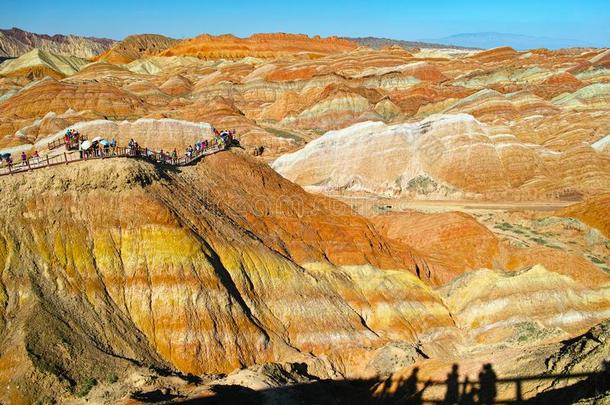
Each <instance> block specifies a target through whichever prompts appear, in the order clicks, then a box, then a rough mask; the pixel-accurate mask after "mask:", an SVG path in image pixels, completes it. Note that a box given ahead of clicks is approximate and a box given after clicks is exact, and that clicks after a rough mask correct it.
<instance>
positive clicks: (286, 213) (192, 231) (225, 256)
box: [0, 152, 455, 400]
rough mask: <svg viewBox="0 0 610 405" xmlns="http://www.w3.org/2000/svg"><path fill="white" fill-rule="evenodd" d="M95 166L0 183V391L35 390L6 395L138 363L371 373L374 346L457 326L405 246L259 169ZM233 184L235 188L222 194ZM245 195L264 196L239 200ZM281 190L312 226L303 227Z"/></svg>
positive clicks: (239, 164) (236, 160)
mask: <svg viewBox="0 0 610 405" xmlns="http://www.w3.org/2000/svg"><path fill="white" fill-rule="evenodd" d="M96 163H97V162H96ZM96 163H94V164H89V163H86V164H80V165H76V166H74V168H72V167H67V168H65V169H60V170H59V171H54V172H52V171H40V172H37V173H36V175H35V176H21V177H19V178H16V177H15V178H10V179H6V178H4V179H3V184H2V188H3V190H8V189H11V190H13V191H14V193H15V194H14V195H18V196H19V199H18V200H15V199H12V198H8V196H7V195H6V194H4V196H6V200H3V204H2V206H3V209H4V210H5V212H4V214H3V216H2V225H1V227H2V238H1V239H0V260H1V261H2V262H3V263H4V267H3V269H4V270H3V272H2V278H1V279H2V296H1V297H2V300H1V302H0V303H1V304H2V305H0V320H1V324H0V326H1V329H0V331H1V332H0V333H1V334H2V337H3V339H2V341H3V342H5V343H6V345H7V346H4V347H7V348H8V347H14V348H17V349H18V350H9V351H8V352H7V351H3V353H6V354H5V355H3V356H2V359H1V361H0V364H4V366H3V368H0V370H4V371H3V372H0V382H1V384H2V385H3V386H8V385H10V386H12V387H17V386H22V385H21V384H23V383H24V382H25V381H30V382H34V383H35V384H34V386H31V388H28V390H27V392H24V391H23V390H19V389H18V388H15V389H14V391H11V393H10V395H11V397H10V398H12V399H14V400H17V399H18V398H20V395H21V396H22V397H21V398H22V399H24V398H25V399H27V398H32V397H36V395H37V394H38V393H41V391H40V390H41V389H47V388H48V387H52V388H49V389H52V390H53V392H56V393H57V394H58V396H60V395H65V394H66V393H67V392H69V391H70V390H73V391H74V390H77V389H78V387H79V384H80V383H81V382H82V381H83V380H85V379H87V378H90V377H91V378H96V379H98V380H101V379H103V378H106V377H105V376H107V375H108V374H109V373H110V372H111V370H113V369H117V368H120V367H135V366H136V365H144V366H147V367H157V368H170V369H177V370H181V371H183V372H192V373H203V372H208V373H211V372H228V371H231V370H233V369H234V368H237V367H240V366H244V365H251V364H254V363H265V362H272V361H278V360H282V361H284V360H289V361H290V360H294V361H304V362H310V361H313V359H314V358H315V357H318V356H323V357H326V358H328V359H329V360H330V361H331V362H332V364H333V365H334V366H333V367H335V368H336V370H337V371H338V372H339V373H341V374H344V375H352V374H360V373H374V372H376V371H378V369H379V367H380V364H381V365H383V364H385V363H384V361H382V360H379V359H378V360H374V359H375V353H376V350H377V349H379V348H382V347H383V346H384V345H386V344H387V343H388V342H390V341H392V340H396V339H400V340H401V341H404V342H413V343H415V342H417V341H419V340H422V341H426V340H428V338H427V337H426V336H427V335H428V334H429V333H431V332H433V331H434V334H435V335H436V336H439V335H443V334H449V333H453V332H451V331H453V330H454V329H455V328H454V324H453V321H452V320H451V318H450V315H449V313H448V311H447V309H446V308H445V306H444V305H443V303H442V301H441V298H440V296H439V295H438V294H437V293H436V292H434V291H433V290H432V289H431V288H430V287H428V286H427V285H426V284H425V283H424V282H423V281H421V280H420V279H418V278H417V277H416V276H415V275H414V274H413V273H412V271H414V264H415V262H416V261H417V260H419V259H418V258H417V257H415V256H414V255H412V254H411V253H410V251H409V248H407V247H405V246H395V245H392V243H390V242H388V241H386V240H384V238H383V237H381V236H380V235H379V234H377V233H376V232H375V231H373V230H372V229H371V226H370V224H368V223H367V221H366V220H365V219H363V218H360V217H358V216H357V215H355V214H353V213H351V212H350V211H349V209H347V208H346V207H337V209H338V210H340V212H342V213H340V214H337V213H336V211H331V207H332V204H333V202H332V201H331V200H328V199H325V198H323V197H313V196H310V195H307V194H306V193H304V192H302V191H299V190H300V189H299V188H298V187H297V186H294V185H292V184H290V183H288V182H286V181H285V180H283V179H281V178H279V177H278V176H277V175H274V174H273V172H272V171H271V170H270V169H269V168H266V167H265V166H263V165H261V164H259V163H255V162H253V161H251V160H249V159H247V158H244V157H242V156H239V155H236V154H233V153H228V152H227V153H223V154H220V155H215V156H212V157H209V158H206V161H205V163H203V164H201V165H200V166H197V167H192V168H187V169H184V171H183V172H182V173H176V174H173V173H168V172H157V171H155V170H154V169H153V168H152V167H151V166H148V165H146V164H142V163H137V162H133V161H125V162H120V161H118V162H117V161H114V162H109V163H105V162H103V163H101V164H96ZM237 176H239V177H240V178H241V181H240V182H236V183H231V184H240V183H241V184H242V186H243V189H242V190H241V191H240V190H236V189H234V188H230V187H225V186H223V184H228V183H227V182H230V181H233V180H236V178H237ZM255 190H264V193H262V196H263V197H261V198H264V199H257V198H256V197H254V198H246V197H245V196H246V195H248V193H250V195H252V196H256V192H255ZM283 195H291V196H295V197H296V198H299V199H302V202H301V203H302V204H303V206H304V209H305V210H306V211H305V212H307V210H311V209H314V207H315V209H316V210H318V212H319V214H318V215H319V217H315V216H310V217H309V218H310V219H309V220H307V221H301V220H300V219H299V215H300V214H301V212H302V211H299V209H298V208H294V207H293V206H292V205H291V204H290V203H289V204H287V205H285V206H282V205H281V204H283V203H284V202H283V200H282V196H283ZM3 198H4V197H3ZM329 204H330V205H329ZM255 207H258V209H259V210H260V211H258V212H257V211H256V208H255ZM254 213H255V214H254ZM347 223H351V224H352V226H350V227H347V226H344V227H341V226H342V224H347ZM384 269H388V270H384ZM41 312H42V313H44V314H43V315H40V316H39V314H40V313H41ZM398 325H400V327H397V326H398ZM70 330H73V331H74V333H69V331H70ZM378 357H379V355H378ZM378 357H377V358H378ZM381 358H383V356H382V357H381ZM81 361H82V363H81ZM369 362H372V363H371V364H374V365H375V366H367V364H369ZM82 364H90V367H81V366H82ZM8 370H12V371H11V372H8ZM38 384H40V385H38ZM36 387H38V388H36ZM43 387H45V388H43ZM28 395H32V396H28Z"/></svg>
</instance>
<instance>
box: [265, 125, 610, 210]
mask: <svg viewBox="0 0 610 405" xmlns="http://www.w3.org/2000/svg"><path fill="white" fill-rule="evenodd" d="M505 130H506V129H505V128H502V127H493V126H488V125H486V124H483V123H481V122H479V121H478V120H476V119H475V118H473V117H472V116H470V115H466V114H458V115H441V116H433V117H430V118H428V119H426V120H423V121H421V122H419V123H415V124H399V125H392V126H388V125H385V124H383V123H374V122H367V123H362V124H356V125H354V126H352V127H349V128H346V129H343V130H339V131H331V132H328V133H326V134H325V135H324V136H322V137H320V138H318V139H316V140H315V141H313V142H310V143H309V144H308V145H307V146H305V147H304V148H303V149H302V150H300V151H297V152H294V153H292V154H288V155H284V156H282V157H280V158H279V159H277V160H276V161H275V162H274V163H273V165H272V166H273V168H274V169H275V170H277V171H278V172H279V173H280V174H282V175H283V176H284V177H286V178H288V179H289V180H291V181H294V182H296V183H298V184H301V185H303V186H305V187H307V188H309V189H312V190H322V191H348V192H366V193H373V194H378V195H390V196H396V195H416V196H417V195H419V196H420V197H424V198H425V197H426V196H427V195H434V196H441V197H455V196H460V195H464V194H465V193H468V192H470V193H474V194H476V195H479V196H485V195H486V194H493V193H502V192H506V191H508V190H516V191H522V192H523V193H528V192H530V191H533V192H540V193H541V195H542V194H544V193H545V192H552V191H553V190H554V189H560V188H562V187H565V186H566V184H574V187H575V188H576V189H580V190H582V192H584V193H588V192H592V191H598V190H607V189H608V188H609V187H610V184H609V183H608V180H607V178H608V173H609V171H610V164H609V163H610V162H609V160H608V157H607V156H606V155H605V154H600V153H597V152H596V151H595V150H594V149H592V148H590V147H586V146H581V145H579V146H578V147H575V148H572V149H569V150H567V151H565V152H563V153H560V152H556V151H553V150H549V149H546V148H544V147H541V146H540V145H537V144H529V143H524V142H521V141H519V140H518V139H517V138H516V137H515V136H513V135H511V134H510V133H506V132H504V131H505ZM567 161H571V162H576V161H580V162H582V165H573V164H568V165H566V164H565V163H566V162H567ZM587 162H589V163H587ZM583 165H584V166H583ZM577 166H578V167H579V170H578V171H577V170H575V167H577ZM578 176H582V177H583V181H584V182H583V183H580V185H577V184H576V182H574V178H576V177H578ZM585 177H586V178H585ZM506 197H507V198H509V199H510V196H509V195H507V196H506ZM514 198H519V193H516V194H515V195H514Z"/></svg>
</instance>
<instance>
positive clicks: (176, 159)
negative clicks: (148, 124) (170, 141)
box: [172, 148, 178, 164]
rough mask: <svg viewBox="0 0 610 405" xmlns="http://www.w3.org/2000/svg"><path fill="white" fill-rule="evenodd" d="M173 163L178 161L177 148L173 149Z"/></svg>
mask: <svg viewBox="0 0 610 405" xmlns="http://www.w3.org/2000/svg"><path fill="white" fill-rule="evenodd" d="M172 163H173V164H176V163H178V153H176V149H175V148H174V150H173V151H172Z"/></svg>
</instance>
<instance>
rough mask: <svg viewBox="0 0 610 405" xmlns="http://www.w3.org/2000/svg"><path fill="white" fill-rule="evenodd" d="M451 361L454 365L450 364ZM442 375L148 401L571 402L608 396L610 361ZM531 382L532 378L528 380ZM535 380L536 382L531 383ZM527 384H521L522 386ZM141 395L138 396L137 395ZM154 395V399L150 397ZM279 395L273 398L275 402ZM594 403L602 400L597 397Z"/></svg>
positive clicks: (231, 388)
mask: <svg viewBox="0 0 610 405" xmlns="http://www.w3.org/2000/svg"><path fill="white" fill-rule="evenodd" d="M454 367H455V366H454ZM455 371H456V369H453V370H452V373H449V374H448V378H447V380H445V381H434V380H421V379H419V378H418V376H417V369H414V370H413V372H412V373H411V375H410V376H409V377H408V378H405V379H404V380H400V379H398V380H397V379H392V378H389V379H385V380H380V379H361V380H317V381H313V382H310V383H304V384H292V385H285V386H281V387H276V388H269V389H265V390H253V389H250V388H247V387H244V386H240V385H214V386H212V387H211V388H210V389H209V390H208V392H207V394H206V395H205V396H202V397H199V398H190V399H180V398H176V397H168V398H162V397H159V396H153V397H152V398H150V399H151V400H150V402H157V401H167V400H173V401H177V402H178V403H182V404H193V405H194V404H203V405H215V404H223V405H232V404H235V405H237V404H239V405H241V404H252V405H257V404H261V405H262V404H264V403H278V404H279V403H281V404H287V405H288V404H320V405H323V404H329V405H330V404H332V405H359V404H373V405H423V404H443V405H449V404H459V405H474V404H485V405H487V404H489V405H491V404H527V405H532V404H552V405H561V404H572V403H575V402H578V401H581V400H583V399H595V398H597V399H600V398H604V399H602V400H601V401H603V400H607V399H609V398H610V367H609V363H608V362H604V370H603V371H600V372H583V373H563V374H538V375H524V376H513V377H503V378H494V377H495V374H494V373H493V369H492V368H491V365H489V366H488V369H487V371H485V369H484V370H482V371H481V373H480V374H479V380H477V381H468V379H467V378H465V379H461V378H459V376H458V375H457V373H455ZM455 377H458V378H455ZM531 383H534V384H531ZM536 383H537V384H536ZM526 387H527V390H526ZM143 398H144V397H143V396H140V397H139V399H140V400H142V399H143ZM153 398H154V399H153ZM278 401H279V402H278ZM601 401H600V402H599V403H603V402H601Z"/></svg>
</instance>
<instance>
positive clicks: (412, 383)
mask: <svg viewBox="0 0 610 405" xmlns="http://www.w3.org/2000/svg"><path fill="white" fill-rule="evenodd" d="M418 374H419V367H415V368H413V370H412V371H411V375H410V376H409V378H407V379H406V380H404V381H403V382H402V383H400V385H399V387H398V388H397V389H396V392H395V393H394V395H393V397H392V398H391V399H390V401H388V402H389V403H390V404H392V405H421V404H423V395H424V392H425V391H426V389H427V388H428V387H429V386H430V385H431V384H432V381H431V380H428V381H427V382H426V383H425V384H424V387H423V388H422V389H421V390H418V389H417V383H418Z"/></svg>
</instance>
